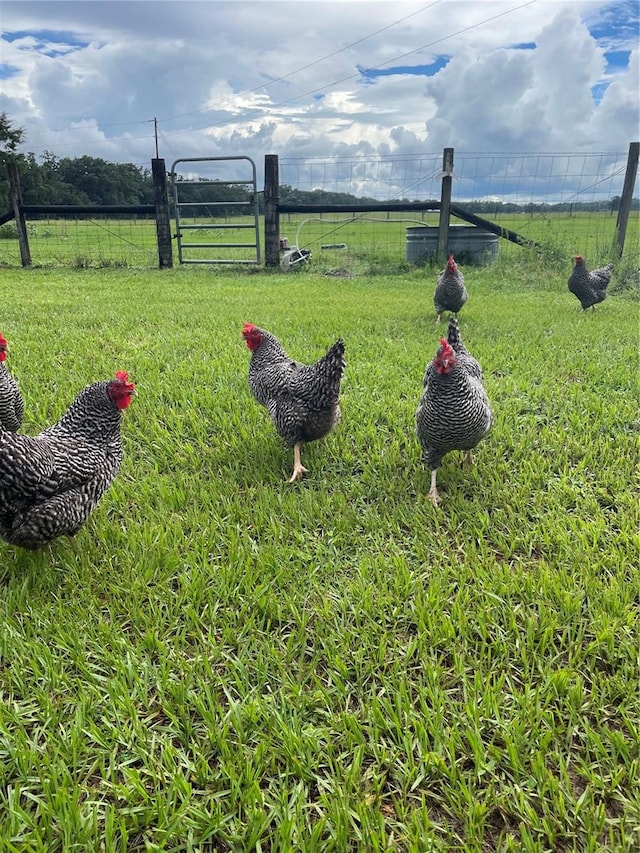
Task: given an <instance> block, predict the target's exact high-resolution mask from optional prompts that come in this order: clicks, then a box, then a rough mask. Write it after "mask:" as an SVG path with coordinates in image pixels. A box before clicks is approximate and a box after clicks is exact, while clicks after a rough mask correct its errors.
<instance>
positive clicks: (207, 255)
mask: <svg viewBox="0 0 640 853" xmlns="http://www.w3.org/2000/svg"><path fill="white" fill-rule="evenodd" d="M486 218H487V219H489V220H492V221H495V222H497V223H498V224H500V225H502V226H504V227H506V228H509V229H511V230H513V231H515V232H516V233H517V234H520V235H521V236H523V237H524V238H526V239H532V240H535V241H537V242H538V243H540V244H541V245H542V246H543V247H544V252H545V254H546V255H547V256H550V257H553V258H556V259H557V260H560V259H562V260H563V261H564V263H565V264H569V265H570V264H571V258H572V257H573V256H574V255H576V254H582V255H584V256H585V257H586V259H587V262H588V264H589V266H591V268H594V267H596V266H598V265H600V264H601V263H604V262H605V261H609V260H611V259H612V258H613V257H615V254H614V251H613V244H614V240H615V225H616V217H615V215H614V214H612V213H609V212H602V213H597V212H594V213H578V214H575V215H573V216H568V215H567V214H557V213H552V214H548V215H543V214H540V213H533V214H508V215H507V214H501V215H497V216H494V215H493V214H487V216H486ZM210 221H211V220H203V219H200V220H198V222H199V223H200V224H203V223H204V222H210ZM235 221H236V220H235V219H234V220H230V219H225V220H224V221H223V223H222V224H224V225H225V226H229V225H230V224H233V223H234V222H235ZM237 221H238V222H244V223H245V224H248V223H252V222H253V220H252V219H248V218H244V219H243V218H242V217H238V219H237ZM187 222H188V223H190V222H192V220H187ZM420 224H428V225H430V226H432V227H433V226H437V224H438V214H437V213H424V214H421V213H391V214H386V213H369V214H366V213H365V214H355V215H354V216H352V215H351V214H323V215H322V216H321V217H318V216H317V215H313V216H312V215H307V214H295V215H283V216H282V217H281V219H280V233H281V234H282V235H283V236H285V235H286V236H287V238H288V240H289V244H290V245H295V244H296V243H298V244H299V245H300V246H301V247H304V248H309V249H311V251H312V255H313V257H312V261H311V265H312V268H314V269H315V270H316V271H321V272H326V271H330V270H332V269H333V270H335V269H346V270H347V271H350V272H355V273H360V274H361V273H363V272H367V273H368V272H375V273H379V272H380V271H381V270H382V271H384V270H385V269H388V267H389V266H390V265H394V266H396V268H398V269H404V270H405V271H406V269H407V268H408V264H407V262H406V255H407V228H409V227H412V226H414V227H415V226H416V225H420ZM452 224H454V225H456V224H457V225H459V224H461V223H460V221H459V220H457V219H455V218H453V219H452ZM3 229H4V230H0V238H2V237H3V235H4V238H3V239H0V265H10V266H18V265H19V264H20V253H19V249H18V244H17V240H16V239H15V236H14V231H15V228H14V225H13V223H7V224H6V225H5V226H3ZM175 231H176V226H175V223H172V233H175ZM253 240H254V232H253V231H252V230H250V229H240V228H238V229H235V228H228V227H225V229H224V230H218V231H215V230H212V231H208V230H201V231H185V232H183V242H184V243H198V242H202V243H209V242H212V243H215V242H220V243H238V244H239V243H247V242H252V241H253ZM260 241H261V242H264V227H263V226H261V228H260ZM336 243H338V244H345V248H343V249H323V248H322V246H331V245H335V244H336ZM29 246H30V251H31V258H32V261H33V264H34V265H36V266H54V267H55V266H70V267H72V268H75V269H87V268H94V269H95V268H113V267H117V268H144V267H157V265H158V257H157V241H156V228H155V222H153V221H151V220H142V219H140V220H113V219H112V220H109V219H99V218H96V219H78V220H40V221H34V222H31V223H29ZM639 247H640V217H639V216H638V213H637V212H632V214H631V216H630V218H629V223H628V228H627V235H626V241H625V256H626V257H628V258H629V259H630V260H631V261H632V262H633V263H637V257H638V251H639ZM173 250H174V256H175V263H176V265H177V264H178V247H177V242H176V241H175V240H174V242H173ZM522 252H523V250H522V248H521V247H520V246H516V245H514V244H513V243H509V242H508V241H507V240H500V244H499V253H500V256H501V257H504V258H506V259H508V260H512V261H514V260H517V259H518V258H519V257H520V256H521V255H522ZM262 255H263V256H264V246H262ZM255 256H256V253H255V250H251V249H248V248H244V249H240V248H206V249H192V248H184V250H183V258H184V259H185V260H188V261H192V260H198V259H199V260H203V259H205V260H212V259H218V260H221V259H232V260H236V261H242V260H244V261H247V260H250V259H251V258H255Z"/></svg>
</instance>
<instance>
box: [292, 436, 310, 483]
mask: <svg viewBox="0 0 640 853" xmlns="http://www.w3.org/2000/svg"><path fill="white" fill-rule="evenodd" d="M301 449H302V442H301V441H296V443H295V444H294V445H293V474H292V475H291V477H290V479H289V482H290V483H294V482H295V481H296V480H297V479H298V477H302V475H303V474H306V473H307V469H306V468H305V467H304V465H303V464H302V462H301V461H300V451H301Z"/></svg>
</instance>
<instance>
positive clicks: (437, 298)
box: [433, 255, 469, 322]
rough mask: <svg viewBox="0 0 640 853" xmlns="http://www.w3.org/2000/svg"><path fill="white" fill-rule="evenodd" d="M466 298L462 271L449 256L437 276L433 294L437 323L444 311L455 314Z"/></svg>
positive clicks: (467, 296) (467, 295)
mask: <svg viewBox="0 0 640 853" xmlns="http://www.w3.org/2000/svg"><path fill="white" fill-rule="evenodd" d="M468 298H469V294H468V293H467V290H466V288H465V285H464V275H463V274H462V270H460V269H459V267H458V265H457V264H456V262H455V260H454V257H453V255H449V259H448V260H447V266H446V267H445V268H444V269H443V270H442V272H441V273H440V274H439V275H438V280H437V281H436V288H435V291H434V294H433V304H434V307H435V309H436V314H437V315H438V316H437V322H440V317H441V315H442V314H443V313H444V312H445V311H450V312H452V313H453V314H457V313H458V311H460V309H461V308H462V306H463V305H464V304H465V302H466V301H467V299H468Z"/></svg>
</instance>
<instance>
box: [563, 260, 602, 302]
mask: <svg viewBox="0 0 640 853" xmlns="http://www.w3.org/2000/svg"><path fill="white" fill-rule="evenodd" d="M573 260H574V261H575V266H574V268H573V272H572V273H571V275H570V276H569V281H568V285H569V291H570V292H571V293H573V295H574V296H577V297H578V299H579V300H580V304H581V305H582V310H583V311H586V310H587V308H591V307H593V308H595V306H596V305H597V304H598V302H604V300H605V299H606V298H607V287H608V286H609V282H610V281H611V273H612V271H613V264H606V265H605V266H604V267H601V268H600V269H597V270H593V271H592V272H589V270H588V269H587V265H586V264H585V262H584V258H582V257H581V256H580V255H576V257H575V258H574V259H573Z"/></svg>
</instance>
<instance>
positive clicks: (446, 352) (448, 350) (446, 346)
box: [440, 338, 453, 356]
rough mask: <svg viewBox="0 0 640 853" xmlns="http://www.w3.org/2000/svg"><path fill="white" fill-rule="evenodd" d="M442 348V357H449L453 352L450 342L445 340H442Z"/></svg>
mask: <svg viewBox="0 0 640 853" xmlns="http://www.w3.org/2000/svg"><path fill="white" fill-rule="evenodd" d="M440 346H441V347H442V355H444V356H448V355H449V354H450V353H452V352H453V350H452V349H451V345H450V344H449V341H448V340H446V339H445V338H440Z"/></svg>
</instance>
